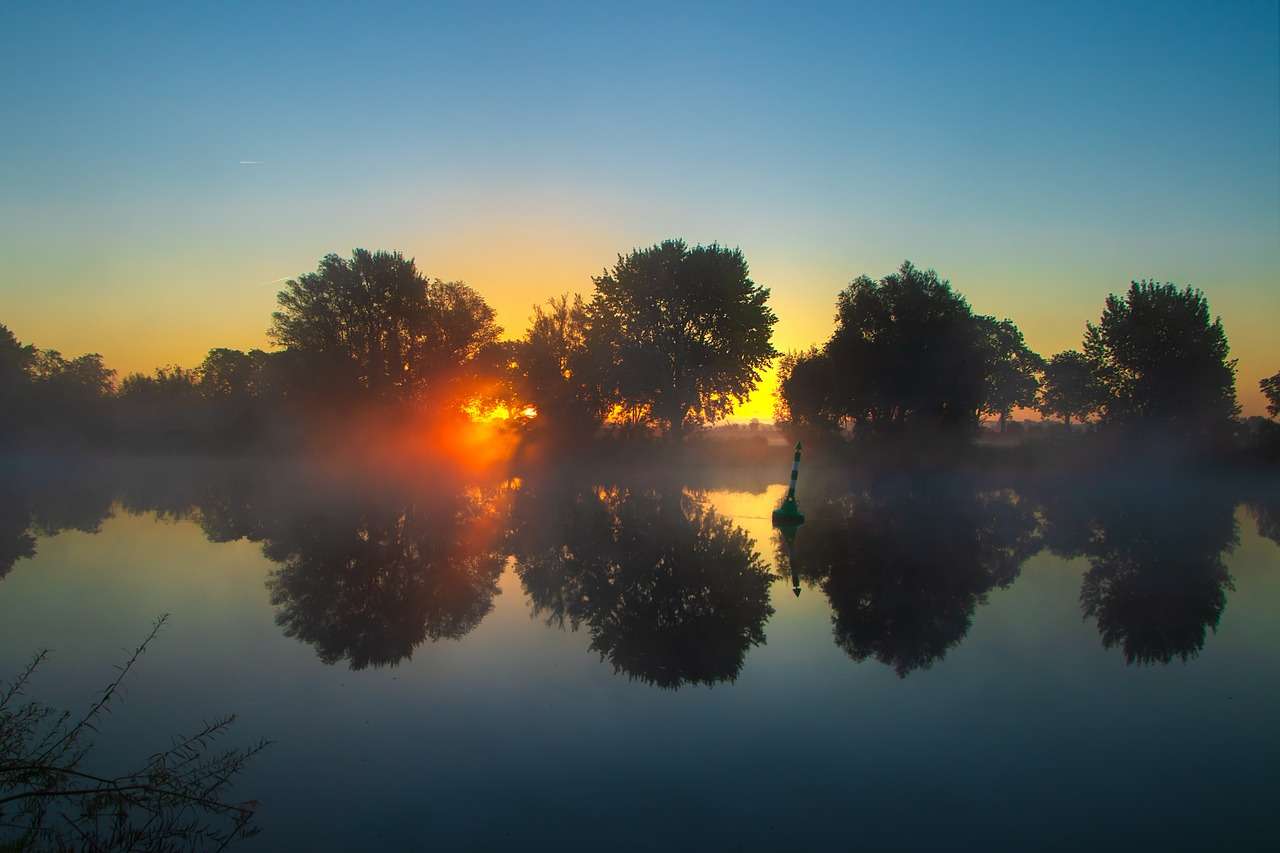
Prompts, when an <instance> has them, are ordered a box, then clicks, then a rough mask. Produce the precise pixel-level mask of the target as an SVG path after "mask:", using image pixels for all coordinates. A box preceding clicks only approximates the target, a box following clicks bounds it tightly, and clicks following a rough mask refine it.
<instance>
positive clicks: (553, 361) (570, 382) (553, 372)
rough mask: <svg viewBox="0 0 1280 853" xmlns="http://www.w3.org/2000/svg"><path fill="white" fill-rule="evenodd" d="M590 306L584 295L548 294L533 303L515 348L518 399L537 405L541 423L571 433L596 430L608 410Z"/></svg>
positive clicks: (564, 434) (555, 429)
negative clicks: (591, 345) (591, 339)
mask: <svg viewBox="0 0 1280 853" xmlns="http://www.w3.org/2000/svg"><path fill="white" fill-rule="evenodd" d="M587 334H588V325H587V312H586V305H585V304H584V303H583V301H582V297H580V296H577V295H575V296H574V297H573V299H572V300H570V299H569V297H568V296H561V297H559V298H557V299H551V300H548V302H547V304H546V307H545V308H544V307H543V306H541V305H536V306H534V309H533V317H532V318H531V319H530V322H529V330H528V331H527V332H526V333H525V336H524V339H523V340H521V341H519V342H518V344H517V345H516V347H515V352H514V359H513V360H514V370H515V379H514V384H515V396H516V399H517V401H518V405H521V407H523V406H524V405H530V406H533V407H534V409H536V410H537V413H538V424H539V425H540V426H544V427H545V428H547V429H548V430H549V431H551V432H553V433H554V434H557V435H561V436H565V437H571V436H576V435H580V434H582V433H583V432H587V431H591V430H594V429H595V428H596V427H597V426H599V424H600V423H601V421H603V420H604V416H605V414H606V413H607V409H608V401H607V400H606V399H605V397H604V394H603V392H602V390H601V387H600V370H599V365H598V364H597V363H596V361H595V359H594V358H593V352H592V350H590V349H588V347H587Z"/></svg>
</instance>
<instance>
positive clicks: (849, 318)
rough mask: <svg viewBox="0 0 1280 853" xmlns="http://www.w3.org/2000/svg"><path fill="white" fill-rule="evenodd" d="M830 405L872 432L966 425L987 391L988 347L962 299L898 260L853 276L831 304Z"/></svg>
mask: <svg viewBox="0 0 1280 853" xmlns="http://www.w3.org/2000/svg"><path fill="white" fill-rule="evenodd" d="M836 324H837V326H836V331H835V333H834V334H833V335H832V336H831V339H830V340H829V341H828V342H827V345H826V347H825V349H824V352H825V353H826V354H827V356H828V357H829V358H830V359H831V374H832V380H831V381H832V393H833V397H834V404H833V407H834V408H835V409H836V410H837V411H838V412H839V414H840V415H843V416H845V417H848V418H851V419H852V420H853V421H854V422H855V423H857V424H859V425H863V426H870V427H873V428H876V429H886V428H893V429H900V428H902V427H904V426H907V425H929V426H936V427H943V428H955V427H965V426H971V425H973V424H975V423H976V422H977V418H978V412H979V411H980V410H981V409H982V408H983V406H984V404H985V402H986V400H987V396H988V387H989V383H988V369H987V365H988V363H989V361H990V357H991V354H990V349H989V346H988V341H987V339H986V336H985V335H983V334H981V333H980V332H981V331H982V329H981V328H980V326H979V324H978V322H977V320H976V319H975V318H974V316H973V312H972V311H970V309H969V304H968V302H966V301H965V299H964V297H963V296H961V295H960V294H958V293H956V292H955V291H953V290H952V289H951V285H950V283H949V282H947V281H945V280H943V279H940V278H939V277H938V274H937V273H936V272H934V271H933V270H920V269H917V268H916V267H914V266H912V264H911V262H910V261H904V262H903V264H902V266H901V267H900V268H899V269H898V271H897V272H896V273H892V274H890V275H887V276H885V277H884V278H882V279H881V280H880V281H874V280H873V279H871V278H870V277H868V276H865V275H864V276H859V277H858V278H856V279H854V280H853V281H852V282H851V283H850V284H849V286H848V287H847V288H845V290H844V291H842V292H841V293H840V295H839V297H838V298H837V302H836Z"/></svg>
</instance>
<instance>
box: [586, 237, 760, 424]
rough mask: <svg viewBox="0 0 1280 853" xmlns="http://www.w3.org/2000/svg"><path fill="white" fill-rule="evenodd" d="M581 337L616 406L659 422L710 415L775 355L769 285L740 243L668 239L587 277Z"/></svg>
mask: <svg viewBox="0 0 1280 853" xmlns="http://www.w3.org/2000/svg"><path fill="white" fill-rule="evenodd" d="M595 286H596V290H595V296H594V297H593V298H592V300H591V302H590V304H589V305H588V306H587V309H586V311H587V319H588V327H589V345H590V346H591V348H592V350H593V352H595V353H596V354H597V355H598V356H599V357H601V358H602V376H603V379H604V381H605V383H606V386H605V387H606V391H607V392H608V393H609V397H610V399H611V400H612V402H613V403H614V404H616V405H619V406H621V407H622V408H623V409H626V410H630V411H632V412H642V413H643V415H644V418H645V419H646V420H648V421H649V422H651V423H654V424H656V425H658V426H660V427H662V428H665V429H667V430H674V431H681V430H683V429H684V428H685V427H686V426H688V425H692V424H698V423H705V422H711V421H716V420H718V419H720V418H722V417H724V416H725V415H727V414H729V412H731V411H732V410H733V407H734V406H735V405H736V404H738V403H740V402H742V401H743V400H745V399H746V398H747V395H748V394H750V393H751V391H752V390H754V389H755V387H756V384H757V383H758V382H759V381H760V372H761V370H763V369H764V368H765V367H766V366H767V365H768V364H769V363H770V362H771V361H772V360H773V359H774V357H776V356H777V354H778V353H777V351H776V350H774V348H773V345H772V344H771V343H770V338H771V335H772V332H773V325H774V323H776V322H777V317H776V316H775V315H774V313H773V311H771V310H770V309H769V307H768V305H767V304H766V303H767V302H768V299H769V291H768V289H767V288H764V287H760V286H758V285H757V284H756V283H755V282H753V281H752V280H751V278H750V275H749V273H748V268H747V261H746V258H744V257H743V255H742V252H741V251H740V250H738V249H727V248H724V247H722V246H718V245H714V244H713V245H710V246H695V247H693V248H690V247H689V246H687V245H686V244H685V243H684V241H683V240H667V241H665V242H663V243H660V244H658V245H656V246H651V247H650V248H647V249H640V250H636V251H633V252H631V254H629V255H627V256H625V257H622V256H619V258H618V262H617V263H616V264H615V265H614V267H613V269H611V270H606V271H605V272H604V273H603V274H601V275H600V276H599V277H597V278H596V279H595Z"/></svg>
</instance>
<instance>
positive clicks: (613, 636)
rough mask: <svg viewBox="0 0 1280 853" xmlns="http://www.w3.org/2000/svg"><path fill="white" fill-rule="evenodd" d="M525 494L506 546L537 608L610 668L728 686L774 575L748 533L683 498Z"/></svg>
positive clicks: (659, 681)
mask: <svg viewBox="0 0 1280 853" xmlns="http://www.w3.org/2000/svg"><path fill="white" fill-rule="evenodd" d="M527 488H528V491H525V489H523V488H522V490H521V493H520V494H519V495H517V498H516V511H515V513H514V515H513V524H512V536H511V545H512V550H513V551H514V553H515V557H516V570H517V572H518V573H519V574H520V578H521V581H522V582H523V584H524V587H525V590H526V592H527V593H528V595H529V598H530V600H531V602H532V603H533V607H534V611H535V612H536V613H539V614H542V615H544V616H545V617H546V618H547V621H548V622H549V623H551V624H557V625H564V624H565V623H566V622H567V623H568V624H569V625H570V626H571V627H572V628H573V629H574V630H577V629H578V628H579V627H581V626H585V628H586V630H587V631H588V632H589V634H590V635H591V649H592V650H593V651H596V652H599V654H600V657H601V659H603V660H608V661H609V662H610V663H611V664H612V665H613V667H614V671H616V672H625V673H626V674H627V675H628V676H629V677H631V678H635V679H639V680H641V681H643V682H645V683H647V684H655V685H658V686H660V687H665V688H671V689H675V688H678V687H681V686H683V685H687V684H706V685H714V684H717V683H719V682H722V681H732V680H733V679H735V678H736V677H737V675H738V672H739V671H740V670H741V669H742V665H743V662H744V660H745V658H746V653H747V650H748V649H749V648H750V647H751V646H753V645H759V644H761V643H763V642H764V623H765V620H766V619H768V617H769V616H770V615H771V614H772V613H773V608H772V607H771V606H770V604H769V584H770V581H771V576H770V574H769V571H768V569H767V567H766V566H765V565H764V563H763V561H762V560H761V558H760V555H759V554H758V553H756V551H755V550H754V547H753V544H752V540H751V537H750V536H749V535H748V534H747V533H746V531H744V530H742V529H741V528H740V527H738V526H737V525H735V524H733V523H732V522H731V521H730V520H728V519H726V518H724V517H722V516H720V515H719V514H718V513H717V512H715V510H713V509H712V508H711V507H709V506H707V505H706V503H705V501H704V500H703V499H701V498H699V497H697V496H693V495H686V494H684V493H683V492H681V491H680V490H675V491H673V492H668V493H663V492H660V491H657V490H651V489H638V490H633V489H623V488H615V489H610V490H602V489H595V488H585V487H583V488H574V487H572V486H570V487H568V488H567V489H563V488H562V489H558V490H557V489H555V488H551V489H547V488H545V487H544V486H542V485H533V486H529V487H527Z"/></svg>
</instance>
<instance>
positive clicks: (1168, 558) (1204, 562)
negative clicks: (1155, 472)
mask: <svg viewBox="0 0 1280 853" xmlns="http://www.w3.org/2000/svg"><path fill="white" fill-rule="evenodd" d="M1100 506H1101V508H1102V511H1101V513H1100V515H1099V517H1098V520H1097V527H1096V529H1095V530H1094V535H1093V539H1092V541H1091V543H1090V546H1089V549H1088V556H1089V562H1090V564H1091V567H1090V569H1089V571H1088V572H1087V573H1086V574H1085V577H1084V583H1083V584H1082V586H1081V589H1080V605H1081V609H1082V610H1083V612H1084V615H1085V616H1086V617H1091V618H1093V619H1095V620H1096V621H1097V623H1098V631H1099V632H1100V633H1101V634H1102V642H1103V645H1105V646H1106V647H1107V648H1113V647H1119V648H1120V649H1121V650H1122V651H1123V652H1124V657H1125V660H1126V661H1128V662H1129V663H1138V664H1151V663H1169V662H1171V661H1173V660H1174V659H1180V660H1184V661H1185V660H1187V659H1189V658H1192V657H1195V656H1196V655H1197V654H1199V652H1200V650H1201V649H1202V648H1204V642H1205V634H1206V631H1207V630H1213V631H1216V630H1217V628H1218V621H1219V620H1220V619H1221V618H1222V611H1223V609H1224V608H1225V607H1226V604H1227V590H1230V589H1234V586H1233V585H1232V581H1231V576H1230V575H1229V574H1228V573H1227V567H1226V564H1225V562H1224V561H1223V555H1224V554H1225V553H1226V552H1228V551H1230V550H1231V549H1232V548H1234V547H1235V545H1236V544H1237V541H1238V537H1237V531H1236V521H1235V513H1234V503H1233V502H1232V501H1230V500H1222V499H1221V496H1220V495H1217V494H1215V493H1214V492H1213V491H1212V490H1210V489H1206V490H1203V491H1201V490H1196V491H1191V490H1189V489H1186V488H1170V489H1159V490H1147V489H1143V490H1142V492H1141V493H1140V494H1132V493H1129V494H1126V493H1124V492H1123V491H1120V490H1115V491H1113V492H1112V493H1111V494H1110V495H1109V496H1108V498H1106V499H1104V500H1103V501H1102V503H1101V504H1100Z"/></svg>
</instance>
